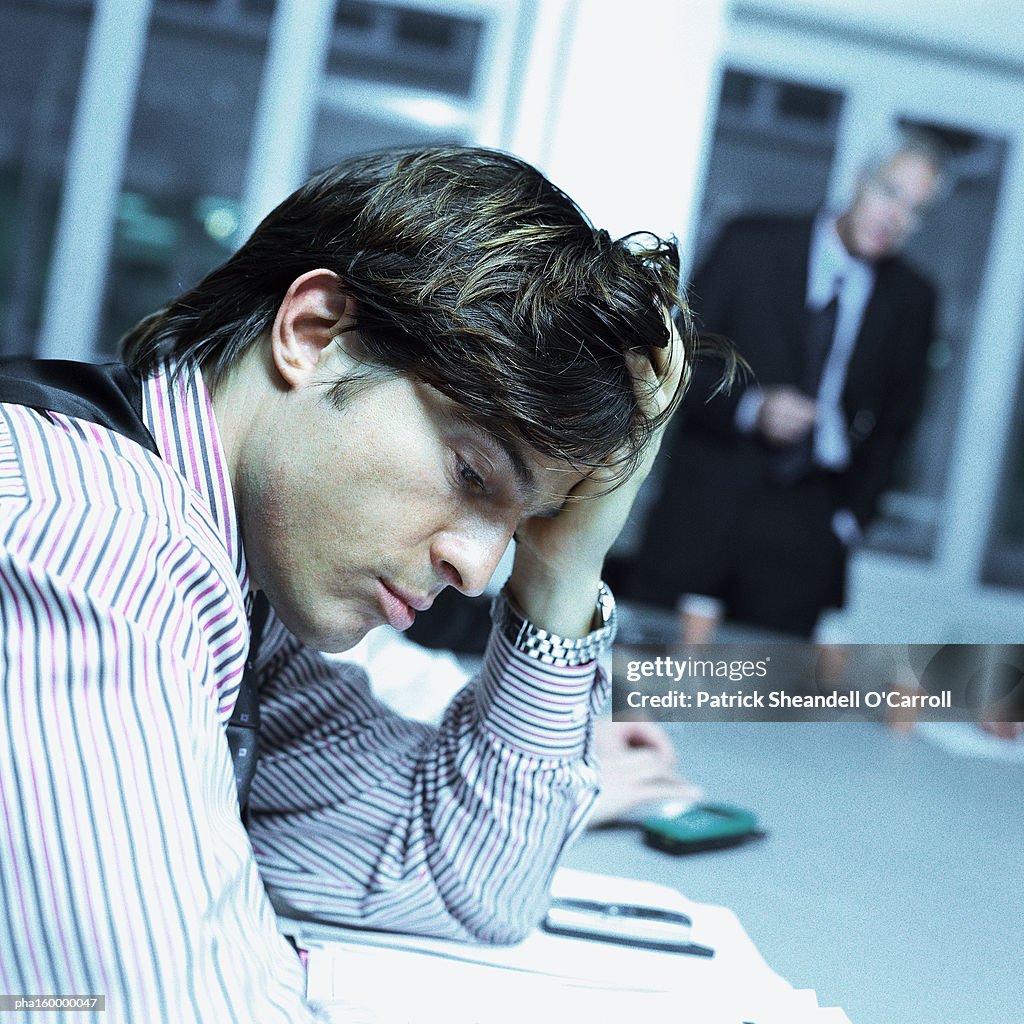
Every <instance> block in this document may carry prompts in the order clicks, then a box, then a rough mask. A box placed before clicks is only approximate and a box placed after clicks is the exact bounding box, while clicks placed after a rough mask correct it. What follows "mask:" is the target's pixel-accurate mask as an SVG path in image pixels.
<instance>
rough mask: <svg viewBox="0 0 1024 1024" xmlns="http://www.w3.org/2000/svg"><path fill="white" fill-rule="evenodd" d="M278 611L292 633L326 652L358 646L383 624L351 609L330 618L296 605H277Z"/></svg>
mask: <svg viewBox="0 0 1024 1024" xmlns="http://www.w3.org/2000/svg"><path fill="white" fill-rule="evenodd" d="M274 610H275V612H277V616H278V618H279V619H280V620H281V621H282V622H283V623H284V625H285V628H286V629H287V630H288V632H289V633H291V634H292V636H294V637H295V638H296V639H297V640H299V641H301V642H302V643H303V644H304V645H305V646H306V647H309V648H312V649H313V650H314V651H321V652H322V653H324V654H340V653H341V652H342V651H347V650H349V649H351V648H352V647H355V645H356V644H357V643H359V641H360V640H362V639H363V637H364V636H366V634H367V633H369V632H370V630H371V629H373V628H374V627H376V626H379V625H380V620H379V619H374V618H372V617H371V616H369V615H365V616H364V615H359V614H356V613H353V612H351V611H348V610H345V611H342V612H340V613H339V614H337V616H336V617H334V618H331V619H327V620H325V619H324V618H322V617H320V616H318V615H315V614H306V613H304V612H303V611H302V610H301V609H296V608H284V609H282V610H278V608H277V607H276V606H275V608H274Z"/></svg>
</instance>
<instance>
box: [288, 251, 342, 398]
mask: <svg viewBox="0 0 1024 1024" xmlns="http://www.w3.org/2000/svg"><path fill="white" fill-rule="evenodd" d="M355 311H356V301H355V299H354V298H353V297H352V296H351V295H349V294H348V292H347V291H345V289H344V288H343V287H342V286H341V282H340V281H339V279H338V275H337V274H335V273H334V272H333V271H330V270H323V269H321V270H310V271H307V272H306V273H305V274H303V275H302V276H301V277H297V278H296V279H295V280H294V281H292V283H291V286H290V287H289V288H288V291H287V292H286V293H285V296H284V298H283V299H282V300H281V305H280V306H279V307H278V310H277V316H276V318H275V319H274V326H273V328H272V329H271V334H270V354H271V360H272V361H273V365H274V367H275V368H276V369H277V372H278V373H279V374H280V376H281V378H282V380H283V381H284V383H285V384H286V385H287V386H288V387H289V388H295V387H299V386H301V385H303V384H305V383H306V382H307V381H308V380H309V378H310V377H311V376H312V375H313V374H314V373H315V372H316V368H317V366H318V364H319V363H320V361H321V359H322V358H323V357H324V353H325V351H326V350H327V348H328V346H329V345H330V344H331V342H332V341H333V340H334V338H335V337H336V336H337V335H338V334H339V333H340V332H341V331H343V330H344V329H345V328H346V327H347V326H348V325H350V324H351V323H352V322H353V321H354V318H355Z"/></svg>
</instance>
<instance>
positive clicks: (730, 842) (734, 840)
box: [641, 804, 764, 854]
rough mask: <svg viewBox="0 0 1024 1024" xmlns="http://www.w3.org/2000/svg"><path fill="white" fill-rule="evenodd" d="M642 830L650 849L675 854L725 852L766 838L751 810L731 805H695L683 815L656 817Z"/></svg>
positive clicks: (646, 820)
mask: <svg viewBox="0 0 1024 1024" xmlns="http://www.w3.org/2000/svg"><path fill="white" fill-rule="evenodd" d="M641 827H642V828H643V833H644V841H645V842H646V843H647V845H648V846H652V847H654V849H656V850H663V851H664V852H665V853H675V854H681V853H700V852H702V851H704V850H722V849H725V848H726V847H729V846H736V845H738V844H740V843H745V842H748V841H749V840H751V839H757V838H760V837H761V836H762V835H764V833H763V832H761V831H760V829H759V828H758V826H757V817H756V816H755V815H754V814H753V813H752V812H751V811H747V810H744V809H743V808H741V807H733V806H731V805H729V804H695V805H694V806H693V807H690V808H689V809H687V810H685V811H683V812H682V813H680V814H673V815H664V816H662V815H652V816H651V817H649V818H644V820H643V821H642V822H641Z"/></svg>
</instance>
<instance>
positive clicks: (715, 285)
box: [627, 217, 935, 634]
mask: <svg viewBox="0 0 1024 1024" xmlns="http://www.w3.org/2000/svg"><path fill="white" fill-rule="evenodd" d="M811 230H812V221H811V220H810V219H799V220H797V219H791V218H778V217H772V218H769V217H757V218H753V217H752V218H744V219H742V220H738V221H736V222H734V223H733V224H731V225H729V227H727V228H726V230H725V231H724V233H723V234H722V236H721V238H720V240H719V241H718V243H717V245H716V246H715V248H714V250H713V252H712V253H711V256H710V257H709V259H708V260H707V261H706V263H705V264H704V265H703V266H702V267H701V269H700V271H699V272H698V273H697V275H696V277H695V278H694V281H693V287H692V295H691V299H692V305H693V309H694V312H695V313H696V315H697V318H698V325H699V327H700V328H701V329H702V330H704V331H708V332H711V333H717V334H722V335H725V336H726V337H727V338H729V339H730V340H731V341H732V342H733V343H734V344H735V346H736V349H737V350H738V352H739V353H740V354H741V355H742V356H743V357H744V358H745V359H746V360H747V362H748V363H749V364H750V366H751V368H752V370H753V371H754V375H755V377H756V380H757V383H758V384H759V385H760V386H761V387H764V388H767V387H771V386H772V385H790V386H793V387H798V386H799V382H800V380H801V377H802V374H803V368H804V362H805V338H806V333H807V319H808V313H807V312H806V309H805V298H806V291H807V272H808V254H809V250H810V240H811ZM875 270H876V276H875V283H874V286H873V289H872V292H871V294H870V297H869V299H868V303H867V306H866V308H865V311H864V317H863V320H862V323H861V327H860V331H859V333H858V335H857V338H856V341H855V345H854V350H853V354H852V356H851V358H850V362H849V366H848V370H847V374H846V381H845V387H844V390H843V395H842V406H843V411H844V414H845V418H846V424H847V428H848V440H849V446H850V462H849V466H848V467H847V468H846V469H845V470H843V471H841V472H826V471H824V470H815V471H814V472H812V473H811V474H810V475H809V476H806V477H805V478H803V479H801V480H799V481H798V482H796V483H793V484H789V485H781V484H778V483H776V482H773V467H774V466H776V465H777V463H778V450H777V449H773V448H772V447H771V446H769V445H768V444H767V443H766V442H765V441H764V440H763V439H762V438H761V437H760V436H759V435H757V434H751V435H744V434H741V433H739V432H738V431H737V429H736V425H735V419H736V407H737V404H738V402H739V399H740V396H741V395H742V393H743V391H744V388H745V385H743V384H742V383H741V384H739V385H738V386H736V387H734V388H733V390H732V392H731V394H729V395H724V396H717V397H715V398H713V399H711V400H708V397H707V396H708V393H709V391H710V389H711V387H712V385H713V381H714V377H715V370H716V368H715V367H714V365H713V364H712V365H709V366H702V367H701V368H699V370H698V372H697V374H696V375H695V380H694V384H693V386H692V389H691V391H690V394H689V395H688V396H687V399H686V401H685V402H684V405H683V409H682V411H681V413H680V416H679V418H678V419H679V422H678V424H677V426H676V428H675V430H674V436H673V439H672V441H671V442H670V444H669V445H668V454H667V457H666V458H665V460H664V464H663V471H662V472H663V477H662V481H663V482H662V490H661V495H660V497H659V499H658V500H657V501H656V502H655V504H654V507H653V509H652V511H651V513H650V515H649V517H648V521H647V527H646V531H645V535H644V538H643V542H642V544H641V549H640V551H639V553H638V556H637V558H636V560H635V561H634V564H633V569H632V573H631V577H630V582H629V584H628V586H627V592H628V593H629V594H630V595H631V596H633V597H635V598H637V599H640V600H645V601H648V602H650V603H659V604H674V603H675V601H676V599H677V598H678V597H679V596H680V595H681V594H684V593H700V594H708V595H711V596H715V597H719V598H722V599H723V600H724V601H725V603H726V612H727V614H728V615H729V616H730V617H732V618H734V619H737V620H739V621H745V622H749V623H754V624H757V625H761V626H765V627H768V628H771V629H777V630H782V631H785V632H793V633H803V634H807V633H809V632H810V631H811V629H812V628H813V625H814V621H815V620H816V619H817V616H818V614H819V613H820V611H821V610H822V609H823V608H825V607H829V606H839V605H841V604H842V599H843V589H844V582H845V563H846V552H845V549H844V547H843V545H842V544H841V543H840V542H839V540H838V539H837V538H836V537H835V536H834V534H833V533H832V529H831V522H832V517H833V514H834V512H835V511H836V510H837V509H840V508H848V509H850V510H851V511H852V512H853V513H854V515H855V516H856V519H857V521H858V523H859V524H860V526H861V527H862V528H863V527H865V526H866V525H867V524H868V523H869V522H870V520H871V518H872V517H873V516H874V514H875V510H876V506H877V503H878V498H879V495H880V494H881V492H882V490H883V488H884V487H885V486H886V484H887V483H888V481H889V479H890V476H891V473H892V470H893V467H894V464H895V460H896V457H897V454H898V450H899V447H900V444H901V442H902V441H903V439H904V437H905V435H906V434H907V432H908V430H909V428H910V427H911V425H912V424H913V422H914V418H915V417H916V415H917V412H918V410H919V408H920V405H921V398H922V391H923V385H924V380H925V356H926V352H927V349H928V346H929V344H930V341H931V338H932V329H933V323H934V310H935V291H934V289H933V288H932V286H931V285H930V284H929V283H928V282H927V281H926V280H925V279H924V278H923V277H921V276H920V274H918V273H917V272H916V271H915V270H913V269H912V268H911V267H910V266H909V265H907V264H906V263H905V262H903V261H902V260H900V259H895V258H890V259H886V260H884V261H882V262H880V263H878V264H877V265H876V267H875Z"/></svg>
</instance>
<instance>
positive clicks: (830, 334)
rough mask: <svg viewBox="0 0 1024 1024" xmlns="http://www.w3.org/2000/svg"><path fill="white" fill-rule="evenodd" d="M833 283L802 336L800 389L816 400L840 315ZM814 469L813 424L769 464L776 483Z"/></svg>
mask: <svg viewBox="0 0 1024 1024" xmlns="http://www.w3.org/2000/svg"><path fill="white" fill-rule="evenodd" d="M840 286H841V282H839V281H837V282H836V284H835V291H834V292H833V294H832V298H831V299H829V300H828V302H826V303H825V305H824V306H822V307H821V308H820V309H816V310H811V312H810V313H809V315H808V317H807V332H806V334H805V335H804V339H805V340H804V368H803V373H802V375H801V377H800V389H801V390H802V391H803V392H804V394H806V395H809V396H810V397H811V398H814V399H817V397H818V388H819V387H820V386H821V378H822V375H823V374H824V372H825V364H826V363H827V362H828V355H829V352H831V351H832V342H833V340H834V339H835V333H836V321H837V319H838V318H839V288H840ZM813 468H814V427H811V429H810V430H809V431H808V433H807V436H806V437H804V438H803V439H802V440H800V441H796V442H794V443H793V444H790V445H787V446H786V447H785V448H783V449H781V450H780V451H779V452H778V453H777V455H776V458H775V460H774V465H773V466H772V480H774V481H775V483H778V484H793V483H796V482H797V481H798V480H802V479H803V478H804V477H805V476H807V474H808V473H810V472H811V470H812V469H813Z"/></svg>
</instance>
